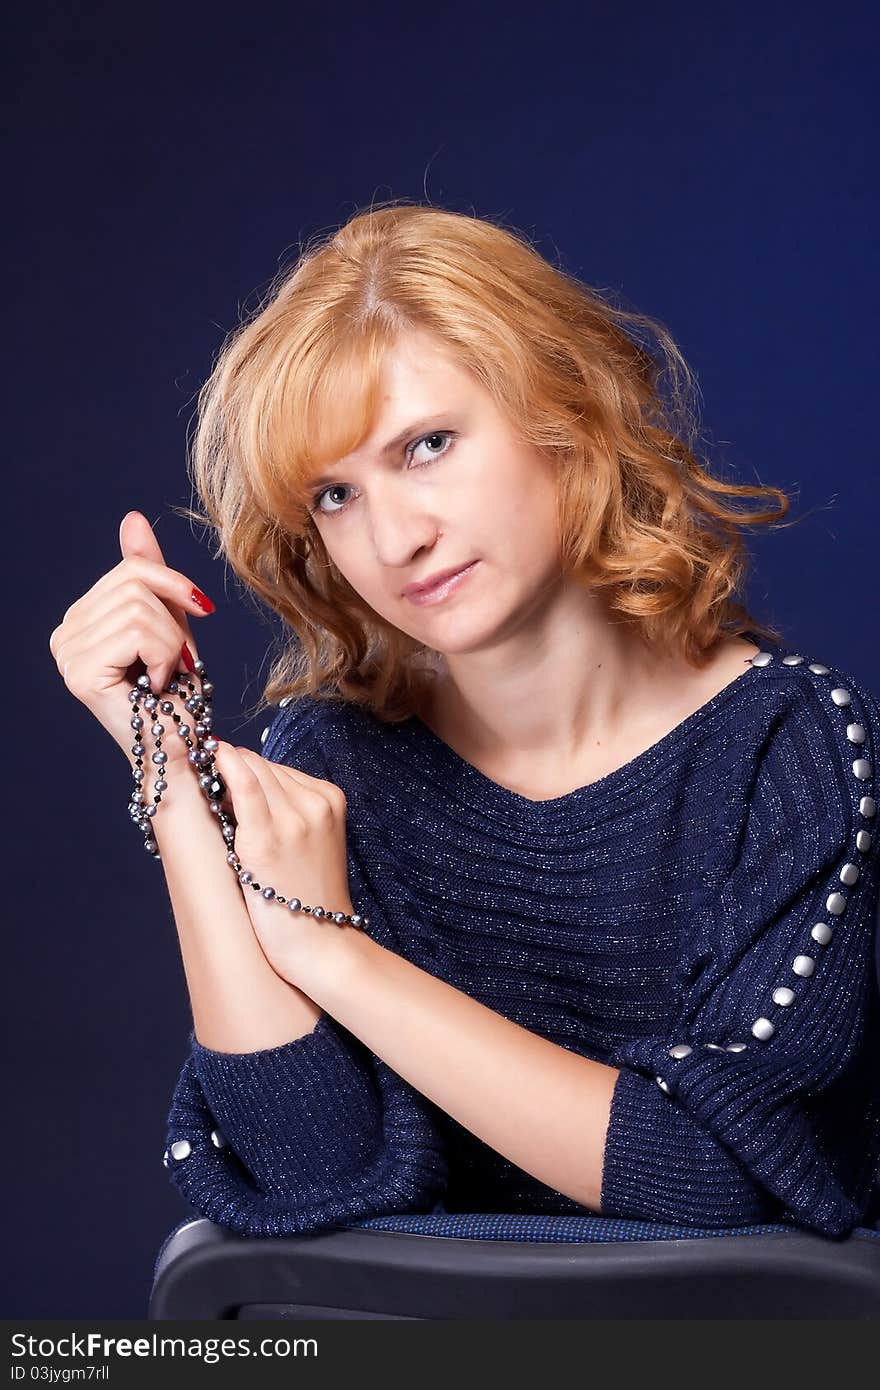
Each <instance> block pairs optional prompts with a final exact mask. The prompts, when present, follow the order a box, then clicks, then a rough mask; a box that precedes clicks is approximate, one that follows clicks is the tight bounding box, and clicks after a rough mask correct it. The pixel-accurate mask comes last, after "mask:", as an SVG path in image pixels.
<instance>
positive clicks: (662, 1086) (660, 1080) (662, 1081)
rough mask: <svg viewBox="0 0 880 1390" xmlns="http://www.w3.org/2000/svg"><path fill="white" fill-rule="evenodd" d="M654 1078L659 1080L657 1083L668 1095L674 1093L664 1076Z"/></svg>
mask: <svg viewBox="0 0 880 1390" xmlns="http://www.w3.org/2000/svg"><path fill="white" fill-rule="evenodd" d="M654 1080H655V1081H656V1082H657V1085H658V1086H659V1087H660V1090H661V1091H665V1093H666V1095H667V1096H669V1095H671V1094H672V1092H671V1091H670V1089H669V1087H668V1086H667V1084H666V1082H665V1081H664V1080H663V1077H662V1076H655V1077H654Z"/></svg>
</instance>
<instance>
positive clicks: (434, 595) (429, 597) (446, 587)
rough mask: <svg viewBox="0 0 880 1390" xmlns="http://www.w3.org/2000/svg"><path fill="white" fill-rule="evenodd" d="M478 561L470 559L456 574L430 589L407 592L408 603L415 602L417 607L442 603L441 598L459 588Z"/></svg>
mask: <svg viewBox="0 0 880 1390" xmlns="http://www.w3.org/2000/svg"><path fill="white" fill-rule="evenodd" d="M479 563H480V562H479V560H472V561H471V563H470V564H469V565H466V566H465V568H464V569H463V570H459V572H458V574H454V575H453V576H452V577H451V579H444V580H442V581H441V583H439V584H435V585H434V587H433V588H432V589H425V590H423V591H422V592H421V593H415V594H407V598H408V599H409V601H410V603H417V604H418V605H419V607H424V605H425V604H428V603H442V601H443V599H445V598H446V597H447V595H448V594H451V593H454V592H455V590H456V589H460V588H461V586H462V584H463V583H464V582H465V580H466V579H467V577H468V575H470V574H471V573H472V572H473V570H474V568H475V567H476V566H477V565H478V564H479Z"/></svg>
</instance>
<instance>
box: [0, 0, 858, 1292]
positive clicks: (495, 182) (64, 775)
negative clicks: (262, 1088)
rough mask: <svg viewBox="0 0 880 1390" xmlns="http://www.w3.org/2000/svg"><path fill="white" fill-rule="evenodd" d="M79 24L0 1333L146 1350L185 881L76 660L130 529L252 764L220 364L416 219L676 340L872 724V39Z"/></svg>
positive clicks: (43, 319)
mask: <svg viewBox="0 0 880 1390" xmlns="http://www.w3.org/2000/svg"><path fill="white" fill-rule="evenodd" d="M181 10H182V11H183V13H181ZM86 11H87V12H86V13H83V14H81V13H65V12H63V11H61V10H60V9H59V10H57V11H53V10H52V9H43V10H41V11H39V12H37V11H36V10H34V11H33V12H32V13H31V14H30V15H29V17H27V18H25V19H19V21H18V22H17V26H16V25H13V24H10V28H9V29H8V30H7V34H6V37H7V45H6V47H7V71H6V76H5V82H4V90H5V94H6V100H7V105H11V107H12V124H13V129H14V137H13V141H12V144H11V146H10V148H9V150H8V164H9V171H8V174H7V179H6V188H7V193H10V194H11V195H12V196H11V200H10V202H9V204H8V210H7V218H8V219H9V220H8V222H7V235H8V236H9V234H10V233H11V236H10V240H9V244H8V250H7V257H6V262H5V265H6V272H7V273H6V277H5V281H6V283H5V297H6V300H7V303H8V304H9V306H10V311H11V312H10V320H9V329H8V330H7V334H6V340H7V346H8V348H9V349H10V351H9V352H8V354H7V367H6V380H7V383H8V385H9V388H10V392H9V405H8V407H7V411H6V424H7V437H6V439H5V441H4V442H5V450H4V452H5V468H4V498H3V501H4V515H5V520H6V526H5V528H4V530H5V551H6V554H7V556H8V560H9V566H8V571H7V579H6V585H7V603H6V606H5V611H6V614H7V618H8V619H9V620H10V621H8V624H7V630H9V629H11V634H12V637H11V642H10V643H9V644H8V645H7V648H6V663H7V665H6V681H5V689H6V691H7V692H8V693H10V695H11V699H10V702H9V707H8V710H7V719H6V733H7V740H6V746H5V748H4V757H3V772H4V774H5V775H4V784H5V785H4V797H5V801H6V806H7V808H8V809H9V811H10V812H11V813H12V814H11V815H10V818H9V819H8V820H7V832H6V846H7V851H9V850H12V855H10V857H9V858H8V859H7V864H6V881H7V886H8V888H9V890H10V897H11V898H12V900H13V901H12V904H11V907H10V911H9V913H8V916H7V930H6V956H7V964H8V971H7V980H8V984H9V990H8V993H9V998H8V1001H7V1004H6V1018H7V1020H8V1026H9V1031H8V1041H7V1047H6V1055H7V1058H8V1059H9V1082H8V1087H7V1090H6V1097H7V1103H6V1107H5V1108H6V1118H7V1121H8V1127H7V1138H6V1144H5V1153H4V1159H5V1161H6V1164H7V1172H6V1177H5V1184H6V1185H5V1192H6V1196H7V1210H6V1216H5V1222H4V1224H5V1227H6V1235H7V1255H6V1260H5V1262H4V1277H5V1279H6V1280H7V1281H8V1287H7V1288H6V1289H5V1291H4V1294H3V1308H2V1312H3V1314H4V1315H5V1316H7V1317H13V1316H16V1317H22V1316H31V1317H43V1318H49V1317H78V1318H85V1317H95V1316H103V1317H116V1318H123V1317H137V1316H141V1315H143V1313H144V1312H145V1309H146V1304H147V1297H148V1292H149V1285H150V1278H151V1274H152V1265H153V1259H154V1256H155V1254H156V1251H157V1249H158V1246H159V1244H160V1242H161V1240H162V1238H163V1236H164V1235H165V1233H166V1231H167V1230H168V1229H170V1227H171V1226H172V1225H173V1224H175V1223H176V1222H178V1221H180V1220H181V1219H183V1217H185V1216H186V1214H187V1211H186V1209H185V1208H184V1207H183V1204H182V1202H181V1200H180V1199H179V1197H178V1195H177V1193H176V1191H175V1190H174V1189H173V1187H172V1186H171V1183H170V1181H169V1179H168V1176H167V1174H166V1171H165V1169H164V1168H163V1166H162V1152H163V1148H164V1131H165V1116H166V1112H167V1108H168V1103H169V1100H170V1096H171V1092H172V1089H173V1086H174V1083H175V1081H176V1078H177V1073H178V1070H179V1067H180V1065H181V1062H182V1060H183V1056H184V1053H185V1049H186V1038H187V1032H188V1028H189V1025H190V1016H189V1008H188V1002H187V994H186V987H185V980H184V976H183V971H182V967H181V964H180V958H179V952H178V947H177V936H176V931H175V927H174V923H173V920H172V916H171V911H170V905H169V903H168V899H167V894H166V890H165V886H164V879H163V876H162V871H161V867H160V866H159V865H157V864H155V863H153V862H151V861H150V860H149V859H148V858H147V857H146V856H145V854H144V852H143V849H142V847H141V840H140V837H139V835H138V834H137V832H135V831H134V830H133V828H132V826H131V823H130V821H129V819H128V816H127V813H126V802H127V800H128V795H129V790H130V785H131V783H130V777H129V774H128V770H127V767H126V766H125V764H124V762H123V759H122V756H121V754H120V753H119V751H118V750H117V748H116V747H115V745H113V744H112V742H111V741H110V740H109V738H108V737H107V736H106V735H105V734H104V733H103V731H102V730H101V729H100V727H99V726H98V725H97V724H96V723H95V721H94V720H93V719H92V718H91V716H90V715H89V714H88V713H87V712H86V711H85V710H84V708H83V707H82V706H81V705H80V704H79V703H78V702H77V701H75V700H74V698H73V697H72V696H71V695H70V694H69V693H68V692H67V690H66V689H65V688H64V685H63V683H62V680H61V677H60V675H59V674H58V672H57V670H56V667H55V665H54V661H53V659H52V657H51V655H50V653H49V650H48V640H49V634H50V632H51V630H52V629H53V628H54V627H55V626H56V624H58V623H59V622H60V621H61V618H62V616H63V613H64V611H65V609H66V608H67V607H68V606H69V605H70V604H71V603H72V602H73V601H74V599H75V598H77V597H78V596H79V595H80V594H82V593H83V592H84V591H85V590H86V589H87V588H89V587H90V586H91V585H92V584H93V583H94V582H95V580H96V579H97V578H98V577H99V576H100V575H101V574H103V573H104V572H105V571H106V570H108V569H110V568H111V567H112V566H114V565H115V564H116V563H117V562H118V560H119V559H120V553H119V549H118V538H117V532H118V527H119V522H120V520H121V518H122V517H123V515H124V514H125V513H126V512H127V511H128V510H130V509H131V508H138V509H139V510H142V511H143V512H144V513H145V515H146V516H147V517H148V518H149V519H150V521H151V522H153V523H155V525H156V530H157V535H158V538H159V542H160V544H161V545H162V546H163V548H164V550H165V555H166V560H167V562H168V563H169V564H171V565H173V566H174V567H175V568H177V569H180V570H183V571H184V572H185V573H186V574H187V575H189V576H190V577H191V578H192V579H193V580H194V581H195V582H196V583H198V584H199V585H200V586H201V587H202V588H203V589H204V590H205V591H206V592H207V593H208V594H209V595H210V596H211V597H212V598H213V599H214V601H215V603H216V604H217V606H218V612H217V613H216V615H215V616H214V617H212V618H209V619H206V620H204V621H201V622H199V620H194V622H196V623H198V624H199V625H198V626H197V628H196V631H197V635H198V640H199V642H200V644H201V649H202V653H203V655H204V656H205V658H206V661H208V662H209V663H210V666H211V668H212V669H213V671H214V673H215V674H216V679H217V686H218V693H217V704H216V712H217V716H218V727H219V730H220V733H221V736H222V737H224V738H227V739H229V738H232V739H234V740H235V741H236V742H239V743H246V742H249V743H250V744H251V746H254V747H259V743H258V739H259V730H260V723H259V722H257V723H253V722H249V721H247V720H244V719H243V717H242V716H241V711H242V709H243V708H244V707H245V706H246V705H248V704H250V703H251V702H252V701H253V700H255V699H256V697H257V695H258V693H259V690H260V688H261V683H262V679H263V677H264V676H265V674H266V661H265V658H266V654H267V648H268V645H269V641H270V638H271V637H272V635H273V634H274V632H275V631H276V629H275V628H274V627H273V625H272V624H273V623H274V621H275V620H274V619H270V617H269V616H268V615H262V614H261V613H260V612H258V610H256V609H255V607H254V605H252V604H251V603H250V602H249V600H248V599H247V597H246V596H245V595H244V594H243V593H242V592H241V590H240V586H239V584H238V581H237V580H236V579H235V577H234V575H233V574H232V573H231V572H230V573H229V574H226V573H225V572H224V569H223V566H222V565H221V564H220V563H218V562H216V561H214V560H212V558H211V552H210V546H209V544H208V543H207V542H205V541H204V540H203V539H201V538H200V533H199V532H197V531H196V529H195V528H191V527H190V526H189V525H188V524H187V523H186V522H184V521H182V520H181V519H179V518H178V517H175V516H173V515H171V514H170V511H169V508H170V506H171V505H173V504H181V503H184V504H186V503H189V502H190V500H191V498H190V492H189V484H188V481H187V478H186V473H185V463H184V444H185V430H186V426H187V422H188V420H189V419H190V417H191V414H192V410H193V405H194V394H195V392H196V390H197V388H198V386H199V384H200V383H201V382H202V381H203V380H204V378H205V376H206V375H207V373H208V371H209V370H210V365H211V360H212V354H213V353H214V352H215V351H216V349H217V348H218V346H219V344H220V342H221V340H222V338H223V335H224V333H225V332H226V331H227V330H229V329H230V328H232V327H233V326H234V325H235V324H236V323H237V321H238V316H239V310H240V308H244V309H246V308H247V307H248V306H249V305H252V303H253V297H254V296H255V295H256V293H258V292H259V290H260V289H261V288H262V287H263V286H264V285H265V284H266V282H267V281H268V280H269V279H270V278H271V277H272V275H273V274H274V273H275V272H276V270H277V268H278V266H279V263H281V262H287V261H289V260H290V259H292V258H293V257H294V256H295V254H296V251H297V247H298V246H299V244H300V242H301V241H305V240H306V239H307V238H308V237H309V236H311V235H313V234H314V233H315V232H320V231H323V230H325V229H328V228H331V227H335V226H336V225H338V224H339V223H340V222H342V221H344V220H345V219H346V218H347V217H348V216H349V215H350V214H351V213H352V212H353V211H355V210H356V209H357V208H360V207H363V206H365V205H367V204H368V203H369V202H370V199H371V198H373V197H375V198H378V199H381V198H388V197H410V198H417V199H420V200H425V199H427V200H430V201H433V202H434V203H437V204H439V205H441V206H445V207H448V208H450V209H453V210H457V211H468V210H471V209H473V210H474V211H475V212H476V213H477V214H478V215H481V216H491V217H501V218H503V219H504V220H505V221H507V222H508V223H509V224H510V225H513V226H516V227H519V228H521V229H522V230H524V231H526V232H527V233H528V234H529V235H532V236H535V237H537V240H538V245H539V248H540V249H541V250H543V252H544V253H545V254H546V255H548V256H550V257H555V256H556V254H557V252H558V253H559V255H560V257H561V261H562V264H563V265H564V266H565V268H567V269H568V270H569V271H571V272H572V273H574V274H577V275H579V276H580V277H581V278H583V279H584V280H586V281H588V282H589V283H592V284H595V285H597V286H600V287H603V288H608V287H610V288H611V289H612V290H614V291H615V292H616V293H617V294H618V295H619V296H620V300H621V303H623V304H624V306H625V307H634V308H637V309H640V310H642V311H644V312H646V313H649V314H652V315H653V316H655V317H658V318H660V319H661V320H662V321H663V322H665V323H666V324H667V326H668V327H669V328H670V330H671V331H672V333H673V335H674V336H675V337H676V339H677V341H678V342H679V344H680V346H681V347H682V349H683V351H684V353H685V356H686V357H687V358H688V360H689V361H690V363H691V364H692V366H693V367H694V369H695V370H696V372H697V374H698V377H699V380H700V383H701V387H702V398H703V399H702V409H703V427H704V434H705V435H706V437H707V438H708V439H709V441H710V443H711V447H712V449H713V451H714V454H715V457H716V458H718V459H720V460H723V461H724V462H725V463H726V464H728V465H729V466H731V467H733V468H734V469H735V473H736V476H738V477H739V478H740V479H742V480H744V481H746V480H748V481H755V480H757V481H760V482H764V483H773V484H776V485H778V486H780V487H783V488H785V489H787V490H788V491H790V492H793V493H794V494H795V496H794V510H795V512H796V513H797V514H798V515H801V516H802V517H803V520H802V521H801V523H800V524H799V525H797V526H795V527H794V528H792V529H790V530H784V531H781V532H778V533H771V534H768V535H765V536H762V537H761V538H760V539H757V540H754V541H752V542H751V549H752V554H753V556H754V562H755V563H754V571H753V574H752V577H751V580H750V582H749V587H748V590H747V595H746V597H747V598H748V600H749V601H750V603H751V604H752V605H753V607H754V610H755V611H756V615H758V616H764V617H766V618H768V619H770V620H771V621H773V622H775V623H777V624H778V625H779V626H781V628H782V629H783V632H784V633H785V635H786V638H787V640H788V641H789V642H790V643H791V645H793V646H794V647H795V649H796V650H800V651H802V652H803V653H804V654H805V655H807V656H808V658H809V659H818V660H823V659H824V660H827V661H829V662H833V663H835V664H838V665H841V666H843V667H844V668H846V669H849V670H850V671H851V672H852V673H853V674H854V675H856V676H857V677H859V678H861V680H863V681H865V682H867V683H868V684H869V685H870V686H872V687H873V689H874V690H875V691H878V690H880V653H878V648H877V642H876V624H875V622H874V616H873V612H874V610H873V607H872V604H873V601H874V600H875V598H876V569H877V560H876V553H877V508H876V474H877V461H878V460H877V442H876V441H877V433H876V424H875V409H876V389H875V380H876V374H877V357H876V353H875V352H874V344H875V340H876V330H875V325H876V313H877V308H878V305H877V284H878V282H877V272H876V239H877V218H876V197H877V195H876V186H877V182H876V172H875V171H876V165H875V148H876V139H877V122H876V108H875V107H873V106H872V105H870V104H869V97H868V93H869V90H870V88H871V86H872V85H876V66H875V61H874V55H875V52H876V42H877V38H878V34H877V24H876V19H874V18H873V16H869V10H868V7H867V6H859V5H855V6H853V5H847V6H834V7H831V8H830V9H829V8H828V7H826V6H822V7H819V6H816V7H812V8H811V7H810V6H792V5H783V6H779V7H776V6H774V5H772V4H761V5H752V6H749V5H746V6H745V7H744V8H743V7H724V9H723V10H719V9H717V8H716V7H706V6H703V5H700V6H697V5H693V6H692V5H687V4H686V5H678V6H663V7H660V6H655V5H649V4H644V3H642V4H628V5H613V6H612V5H596V4H589V3H587V4H583V3H581V4H575V3H571V4H556V5H554V4H543V5H541V6H540V7H537V8H535V9H533V10H532V15H533V17H532V18H529V17H525V18H523V17H520V18H517V15H516V12H515V11H514V10H513V9H512V8H511V9H508V8H507V7H502V6H492V5H489V6H475V5H473V4H467V5H463V4H460V3H453V4H444V5H442V6H437V7H431V6H423V5H415V6H409V7H407V8H406V9H401V10H399V11H398V12H395V11H394V9H393V7H390V6H386V7H385V8H384V9H382V8H381V7H380V8H379V9H376V8H374V7H369V6H349V5H345V4H338V3H337V4H335V5H333V6H323V7H305V6H289V5H280V4H279V5H276V6H274V7H264V8H262V9H260V8H257V9H254V8H253V7H251V6H249V7H248V17H245V15H244V7H242V11H241V13H238V14H236V13H235V11H234V10H230V9H228V8H227V9H224V8H223V7H222V6H220V7H218V6H216V5H214V6H210V7H208V6H204V7H193V6H183V7H174V6H167V5H166V6H163V5H160V6H152V7H149V8H148V9H147V10H143V9H142V8H138V7H135V9H131V10H129V7H119V6H116V7H113V8H112V9H111V8H109V7H108V8H107V9H106V10H105V11H102V10H101V9H100V7H86ZM124 11H125V12H127V13H126V14H123V12H124ZM120 25H123V26H124V28H121V27H119V26H120ZM870 252H874V255H873V257H871V255H870V254H869V253H870ZM872 259H873V268H872V265H871V260H872ZM13 826H14V827H15V829H16V830H18V828H19V827H21V826H23V827H24V831H23V834H21V833H20V834H15V833H10V832H11V831H12V829H13Z"/></svg>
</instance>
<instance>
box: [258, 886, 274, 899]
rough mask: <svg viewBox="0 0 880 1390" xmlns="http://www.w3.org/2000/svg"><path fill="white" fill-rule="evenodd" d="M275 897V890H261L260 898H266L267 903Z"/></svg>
mask: <svg viewBox="0 0 880 1390" xmlns="http://www.w3.org/2000/svg"><path fill="white" fill-rule="evenodd" d="M275 896H276V894H275V889H274V888H262V889H261V890H260V897H261V898H265V899H266V901H267V902H271V901H272V899H273V898H274V897H275Z"/></svg>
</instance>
